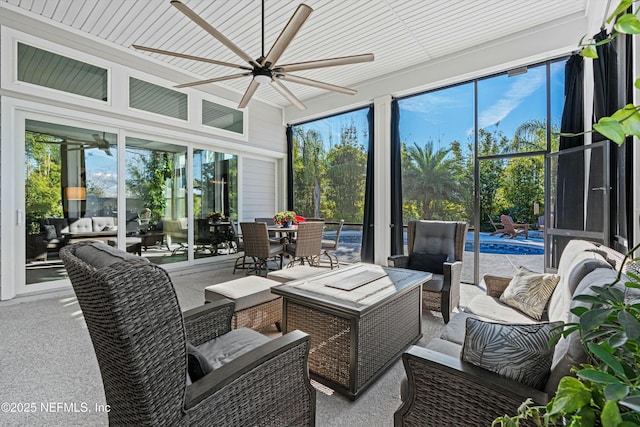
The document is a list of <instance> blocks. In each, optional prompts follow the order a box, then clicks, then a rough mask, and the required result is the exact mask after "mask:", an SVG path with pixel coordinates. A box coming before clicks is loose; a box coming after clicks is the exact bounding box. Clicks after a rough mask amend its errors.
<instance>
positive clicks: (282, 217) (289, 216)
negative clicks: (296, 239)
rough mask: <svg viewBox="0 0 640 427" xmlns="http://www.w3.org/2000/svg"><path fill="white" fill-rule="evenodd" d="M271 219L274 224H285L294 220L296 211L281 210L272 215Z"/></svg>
mask: <svg viewBox="0 0 640 427" xmlns="http://www.w3.org/2000/svg"><path fill="white" fill-rule="evenodd" d="M273 220H274V221H275V222H276V224H282V225H283V226H287V225H290V224H291V223H292V222H293V221H295V220H296V213H295V212H293V211H281V212H278V213H277V214H275V215H274V217H273Z"/></svg>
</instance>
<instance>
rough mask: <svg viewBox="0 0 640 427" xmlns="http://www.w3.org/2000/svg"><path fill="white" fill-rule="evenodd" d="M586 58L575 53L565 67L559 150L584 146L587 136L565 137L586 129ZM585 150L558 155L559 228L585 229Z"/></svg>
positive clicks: (557, 217) (557, 206) (557, 212)
mask: <svg viewBox="0 0 640 427" xmlns="http://www.w3.org/2000/svg"><path fill="white" fill-rule="evenodd" d="M583 79H584V61H583V58H582V56H580V55H578V54H575V55H572V56H571V57H570V58H569V59H568V60H567V64H566V66H565V83H564V109H563V111H562V121H561V124H560V132H561V135H560V150H565V149H567V148H572V147H578V146H581V145H584V135H578V136H564V134H569V133H580V132H583V131H584V110H583V108H582V106H583V98H584V91H583V86H582V82H583ZM583 165H584V153H582V152H578V153H572V154H567V155H562V156H559V157H558V178H557V179H558V181H557V198H558V199H557V200H556V218H555V219H556V227H557V228H565V229H571V230H582V229H583V222H582V218H583V216H584V214H583V212H584V197H583V193H582V191H577V190H578V189H582V188H584V166H583Z"/></svg>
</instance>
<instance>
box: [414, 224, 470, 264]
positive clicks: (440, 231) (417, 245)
mask: <svg viewBox="0 0 640 427" xmlns="http://www.w3.org/2000/svg"><path fill="white" fill-rule="evenodd" d="M468 226H469V225H468V224H467V223H466V222H458V221H425V220H421V221H417V220H415V221H409V224H408V225H407V247H408V250H409V254H411V253H413V252H426V253H428V254H432V255H433V254H447V255H448V256H449V261H450V262H453V261H462V256H463V255H464V243H465V239H466V234H467V229H468Z"/></svg>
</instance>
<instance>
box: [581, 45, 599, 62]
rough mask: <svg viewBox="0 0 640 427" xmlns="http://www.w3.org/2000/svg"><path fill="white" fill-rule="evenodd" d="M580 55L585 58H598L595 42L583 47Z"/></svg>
mask: <svg viewBox="0 0 640 427" xmlns="http://www.w3.org/2000/svg"><path fill="white" fill-rule="evenodd" d="M580 55H581V56H583V57H585V58H591V59H596V58H597V57H598V51H597V50H596V45H595V44H588V45H586V46H585V47H583V48H582V50H581V51H580Z"/></svg>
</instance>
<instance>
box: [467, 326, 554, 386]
mask: <svg viewBox="0 0 640 427" xmlns="http://www.w3.org/2000/svg"><path fill="white" fill-rule="evenodd" d="M560 325H562V322H553V323H535V324H505V323H490V322H485V321H483V320H480V319H477V318H473V317H469V318H467V320H466V334H465V337H464V344H463V346H462V353H461V358H462V360H464V361H465V362H469V363H471V364H474V365H476V366H479V367H481V368H484V369H486V370H488V371H491V372H495V373H496V374H499V375H501V376H503V377H506V378H510V379H512V380H514V381H517V382H519V383H522V384H526V385H528V386H531V387H535V388H537V389H540V390H543V389H544V386H545V384H546V382H547V378H548V377H549V373H550V369H551V363H552V361H553V352H554V348H553V347H551V348H549V340H550V339H551V337H552V336H553V335H554V334H553V333H552V332H551V330H552V329H553V328H555V327H556V326H560Z"/></svg>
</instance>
